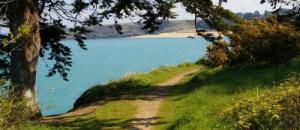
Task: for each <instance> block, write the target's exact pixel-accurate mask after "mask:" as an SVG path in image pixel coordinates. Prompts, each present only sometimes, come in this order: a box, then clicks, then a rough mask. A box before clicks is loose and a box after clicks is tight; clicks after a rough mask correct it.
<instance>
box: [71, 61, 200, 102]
mask: <svg viewBox="0 0 300 130" xmlns="http://www.w3.org/2000/svg"><path fill="white" fill-rule="evenodd" d="M195 67H198V65H195V64H192V63H183V64H180V65H178V66H175V67H171V66H162V67H160V68H158V69H156V70H153V71H151V72H149V73H134V74H131V75H128V76H126V77H124V78H122V79H120V80H116V81H111V82H110V83H109V84H106V85H96V86H94V87H92V88H91V89H89V90H87V91H86V92H85V93H83V94H82V95H81V97H79V98H78V100H77V101H76V102H75V104H74V108H78V107H80V106H84V105H88V104H91V103H94V102H96V101H99V100H104V99H105V100H106V101H115V100H120V99H126V100H134V99H137V98H141V97H143V95H144V93H143V92H144V91H145V90H147V89H150V88H153V87H156V86H157V85H158V84H159V83H160V82H162V81H165V80H167V79H169V78H171V77H173V76H174V75H177V74H179V73H182V72H184V71H187V70H191V69H193V68H195Z"/></svg>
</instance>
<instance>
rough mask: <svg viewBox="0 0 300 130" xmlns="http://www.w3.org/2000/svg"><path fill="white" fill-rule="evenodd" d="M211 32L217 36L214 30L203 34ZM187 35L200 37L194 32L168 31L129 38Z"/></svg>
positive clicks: (178, 36)
mask: <svg viewBox="0 0 300 130" xmlns="http://www.w3.org/2000/svg"><path fill="white" fill-rule="evenodd" d="M208 33H210V34H213V36H218V35H219V34H218V33H217V32H216V31H208V32H205V33H204V34H208ZM187 37H200V36H198V35H197V33H196V32H170V33H160V34H149V35H141V36H133V37H130V38H187Z"/></svg>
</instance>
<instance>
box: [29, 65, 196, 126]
mask: <svg viewBox="0 0 300 130" xmlns="http://www.w3.org/2000/svg"><path fill="white" fill-rule="evenodd" d="M196 67H198V65H195V64H191V63H184V64H180V65H178V66H174V67H166V66H162V67H160V68H158V69H156V70H153V71H151V72H148V73H135V74H131V75H128V76H126V77H124V78H122V79H120V80H117V81H112V82H111V83H109V84H106V85H97V86H94V87H92V88H91V89H89V90H87V91H86V92H85V93H84V94H83V95H82V96H81V97H80V98H79V99H78V101H77V102H76V103H77V104H75V107H82V106H84V105H88V104H91V103H95V102H97V101H99V100H105V101H106V102H105V104H104V105H102V106H101V107H99V108H98V109H97V110H96V112H94V113H92V114H89V115H86V116H80V117H73V118H69V119H66V120H65V121H63V122H60V123H52V124H45V125H40V124H38V125H31V126H28V127H26V128H25V129H28V130H40V129H46V130H48V129H49V130H50V129H72V130H73V129H78V130H93V129H124V128H129V127H130V126H129V123H130V121H131V119H133V118H134V115H135V114H136V110H137V106H136V104H135V102H134V99H138V98H141V97H142V96H143V92H144V91H145V90H147V89H150V88H153V87H156V86H157V85H158V84H159V83H160V82H162V81H165V80H167V79H169V78H171V77H173V76H175V75H177V74H180V73H182V72H185V71H188V70H191V69H194V68H196ZM76 105H77V106H76Z"/></svg>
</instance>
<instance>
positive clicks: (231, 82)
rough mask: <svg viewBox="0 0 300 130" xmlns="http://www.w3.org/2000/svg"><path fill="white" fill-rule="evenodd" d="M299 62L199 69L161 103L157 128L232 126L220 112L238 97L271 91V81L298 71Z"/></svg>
mask: <svg viewBox="0 0 300 130" xmlns="http://www.w3.org/2000/svg"><path fill="white" fill-rule="evenodd" d="M299 65H300V62H298V61H297V62H294V63H293V64H291V65H287V66H277V67H243V68H237V67H218V68H209V69H206V70H203V71H201V72H199V73H198V74H197V75H196V76H194V77H193V78H190V79H189V80H187V81H186V82H185V83H182V84H180V85H178V86H177V87H176V88H175V89H174V90H173V91H172V96H171V97H169V98H168V99H167V100H166V101H165V102H164V103H163V105H162V107H161V109H160V112H159V116H160V117H161V121H162V122H166V123H164V124H160V125H158V126H156V127H155V129H157V130H160V129H161V130H165V129H180V130H207V129H233V124H230V123H227V122H224V121H223V120H222V116H221V113H222V111H223V110H224V109H226V108H228V107H230V106H232V105H233V104H234V103H236V102H237V101H239V100H240V99H241V98H243V97H246V96H249V97H256V96H257V95H261V94H262V93H263V92H264V91H268V90H271V89H270V88H272V86H273V84H274V82H278V81H281V80H282V79H284V78H285V76H286V75H288V74H290V73H292V72H300V68H299Z"/></svg>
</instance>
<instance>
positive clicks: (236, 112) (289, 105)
mask: <svg viewBox="0 0 300 130" xmlns="http://www.w3.org/2000/svg"><path fill="white" fill-rule="evenodd" d="M299 81H300V80H299V76H298V77H295V76H293V77H291V78H289V79H287V80H286V81H285V82H284V83H281V84H280V85H279V86H276V87H275V88H274V89H271V90H269V91H267V92H266V93H265V94H263V95H261V96H259V97H256V98H247V99H244V100H242V101H240V102H238V103H237V104H236V105H235V106H233V108H230V109H229V110H228V111H227V112H226V114H225V116H226V118H227V119H229V120H232V121H233V122H234V125H235V126H236V128H237V129H243V130H258V129H261V130H265V129H267V130H273V129H300V122H299V119H300V84H299Z"/></svg>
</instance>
